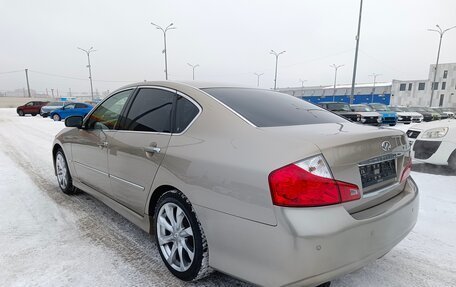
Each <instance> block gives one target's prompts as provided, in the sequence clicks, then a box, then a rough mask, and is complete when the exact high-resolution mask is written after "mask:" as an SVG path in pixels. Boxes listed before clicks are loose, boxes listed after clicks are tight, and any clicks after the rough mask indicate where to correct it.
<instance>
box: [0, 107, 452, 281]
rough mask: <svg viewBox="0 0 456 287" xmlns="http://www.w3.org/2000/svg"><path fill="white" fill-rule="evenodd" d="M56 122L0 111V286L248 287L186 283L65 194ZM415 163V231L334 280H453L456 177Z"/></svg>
mask: <svg viewBox="0 0 456 287" xmlns="http://www.w3.org/2000/svg"><path fill="white" fill-rule="evenodd" d="M62 128H63V123H60V122H53V121H51V120H49V119H43V118H41V117H23V118H20V117H18V116H17V115H16V114H15V111H14V110H13V109H0V215H1V216H0V266H1V268H0V282H1V283H0V285H1V286H110V287H113V286H250V285H248V284H246V283H243V282H241V281H238V280H236V279H234V278H232V277H229V276H226V275H223V274H220V273H214V274H213V275H211V276H210V277H209V278H207V279H205V280H202V281H200V282H197V283H192V284H189V283H183V282H181V281H179V280H177V279H175V278H174V277H172V276H171V275H170V274H169V273H168V271H167V270H166V268H165V267H164V265H163V264H162V263H161V260H160V257H159V255H158V251H157V249H156V247H155V244H154V243H153V242H152V241H151V239H150V237H149V235H148V234H146V233H145V232H143V231H142V230H140V229H139V228H137V227H135V226H134V225H132V224H131V223H129V222H128V221H127V220H125V219H124V218H123V217H121V216H120V215H118V214H117V213H115V212H114V211H112V210H110V209H109V208H108V207H106V206H105V205H104V204H102V203H101V202H99V201H98V200H96V199H94V198H92V197H91V196H89V195H87V194H84V193H79V194H77V195H75V196H65V195H64V194H62V193H61V192H60V191H59V188H58V186H57V183H56V180H55V177H54V173H53V167H52V160H51V142H52V140H53V137H54V135H55V134H56V133H57V132H58V131H59V130H60V129H62ZM418 169H419V170H420V172H413V173H412V176H413V177H414V178H415V180H416V182H417V183H418V186H419V187H420V191H421V209H420V215H419V220H418V224H417V225H416V227H415V229H414V230H413V231H412V233H411V234H410V235H409V236H408V237H407V238H406V239H405V240H404V241H403V242H401V243H400V244H399V245H398V246H397V247H396V248H394V249H393V250H392V251H391V252H390V253H389V254H387V255H386V256H385V257H383V258H382V259H379V260H377V261H376V262H375V263H372V264H370V265H368V266H366V267H365V268H363V269H361V270H359V271H357V272H354V273H352V274H349V275H346V276H344V277H342V278H339V279H338V280H335V281H333V284H332V286H379V287H380V286H382V287H385V286H391V287H392V286H456V228H455V227H456V176H451V175H436V174H435V173H436V172H432V170H431V171H429V167H426V168H423V167H418ZM439 173H440V172H439ZM445 174H449V172H445Z"/></svg>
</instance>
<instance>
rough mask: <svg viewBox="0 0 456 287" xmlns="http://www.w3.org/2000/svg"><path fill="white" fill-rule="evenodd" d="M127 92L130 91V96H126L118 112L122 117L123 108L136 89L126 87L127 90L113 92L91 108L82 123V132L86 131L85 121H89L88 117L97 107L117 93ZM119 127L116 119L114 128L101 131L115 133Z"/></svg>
mask: <svg viewBox="0 0 456 287" xmlns="http://www.w3.org/2000/svg"><path fill="white" fill-rule="evenodd" d="M128 90H131V92H130V94H129V95H128V98H127V101H126V102H125V105H124V106H123V108H122V110H121V111H120V114H119V117H120V116H123V114H124V112H125V108H126V107H127V105H128V104H129V102H130V99H131V97H132V95H133V94H134V93H135V92H136V87H128V88H125V89H121V90H116V91H115V92H113V93H112V94H110V95H109V96H107V97H106V98H104V99H103V100H102V101H101V102H99V103H98V104H96V105H95V107H93V108H92V110H91V111H90V112H89V113H88V114H87V115H86V116H85V118H84V120H83V122H82V129H84V130H88V128H87V127H86V124H87V121H88V120H89V118H90V116H91V115H92V114H93V113H94V112H95V111H96V110H97V109H98V107H99V106H101V105H102V104H103V103H104V102H106V101H107V100H109V99H110V98H111V97H113V96H115V95H117V94H119V93H122V92H125V91H128ZM118 125H119V119H117V122H116V124H115V125H114V127H113V128H112V129H107V130H106V129H103V131H116V130H117V127H118Z"/></svg>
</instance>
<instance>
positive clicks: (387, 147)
mask: <svg viewBox="0 0 456 287" xmlns="http://www.w3.org/2000/svg"><path fill="white" fill-rule="evenodd" d="M382 150H384V151H390V150H391V143H390V142H389V141H384V142H382Z"/></svg>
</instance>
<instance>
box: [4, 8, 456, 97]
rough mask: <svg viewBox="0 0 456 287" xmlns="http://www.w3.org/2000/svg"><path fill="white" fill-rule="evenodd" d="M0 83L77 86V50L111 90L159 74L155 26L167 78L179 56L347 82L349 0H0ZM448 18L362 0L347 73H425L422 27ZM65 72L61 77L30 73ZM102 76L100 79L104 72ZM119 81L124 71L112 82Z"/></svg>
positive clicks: (182, 67) (363, 78)
mask: <svg viewBox="0 0 456 287" xmlns="http://www.w3.org/2000/svg"><path fill="white" fill-rule="evenodd" d="M0 11H1V12H2V13H1V16H0V37H1V40H0V43H1V44H0V91H4V90H11V89H16V88H23V87H25V76H24V73H23V72H18V73H5V72H10V71H16V70H23V69H25V68H28V69H29V70H30V71H31V72H30V85H31V88H32V89H35V90H38V91H44V90H45V89H46V88H48V89H51V88H54V89H59V90H60V91H64V92H65V91H68V89H69V88H71V89H72V90H73V91H76V92H78V91H89V89H90V86H89V83H88V80H87V74H88V72H87V68H86V64H87V62H86V61H87V58H86V56H85V54H84V53H83V52H81V51H80V50H78V49H77V48H76V47H78V46H79V47H83V48H89V47H91V46H93V47H94V48H95V49H96V50H97V51H96V52H94V53H93V54H92V56H91V60H92V72H93V79H94V88H95V89H98V90H99V91H100V92H101V91H103V90H107V89H109V90H114V89H116V88H118V87H120V86H122V85H123V84H127V83H129V82H134V81H141V80H144V79H147V80H162V79H164V72H163V70H164V67H163V66H164V63H163V54H162V50H163V34H162V33H161V32H160V31H159V30H156V29H155V28H154V27H153V26H152V25H151V24H150V22H155V23H157V24H159V25H163V26H166V25H167V24H169V23H171V22H172V23H174V25H175V26H176V27H177V29H176V30H171V31H169V32H168V33H167V38H168V65H169V67H168V70H169V75H170V76H169V78H170V79H171V80H190V79H191V76H192V75H191V68H190V67H189V66H188V65H187V63H192V64H199V65H200V67H198V68H197V69H196V79H197V80H204V81H221V82H233V83H241V84H247V85H252V86H254V85H256V76H255V75H254V74H253V73H255V72H257V73H264V76H262V77H261V84H260V85H261V86H262V87H264V88H270V87H272V86H273V77H274V65H275V58H274V56H272V55H270V54H269V51H270V50H271V49H274V50H276V51H282V50H286V53H285V54H283V55H281V56H280V58H279V76H278V86H279V87H288V86H300V83H299V80H300V79H303V80H307V82H305V85H327V84H332V81H333V77H334V72H333V69H332V68H330V67H329V65H331V64H333V63H334V64H345V66H343V67H342V68H340V69H339V74H338V82H339V83H341V84H342V83H350V82H351V76H352V72H353V58H354V50H355V35H356V28H357V27H356V26H357V20H358V18H357V17H358V12H359V0H337V1H336V0H318V1H317V0H313V1H309V0H300V1H298V0H296V1H287V0H280V1H265V0H261V1H260V0H258V1H245V0H244V1H233V0H230V1H225V0H217V1H214V0H212V1H211V0H192V1H188V0H187V1H154V0H148V1H134V0H131V1H117V0H110V1H108V0H74V1H65V0H41V1H33V0H29V1H23V0H0ZM435 24H440V25H441V26H442V27H450V26H454V25H456V1H455V0H426V1H425V0H365V1H364V7H363V20H362V29H361V41H360V54H359V66H358V76H357V82H359V83H360V82H369V81H372V78H371V77H369V74H372V73H378V74H381V76H380V77H378V78H377V81H391V79H403V80H407V79H425V78H427V75H428V69H429V64H431V63H434V62H435V58H436V53H437V47H438V34H437V33H431V32H428V31H427V29H428V28H433V27H435ZM441 62H442V63H443V62H456V29H454V30H453V31H450V32H448V34H446V35H445V37H444V41H443V46H442V52H441ZM37 72H40V73H48V74H52V75H60V76H65V77H73V78H79V79H66V78H61V77H56V76H51V75H45V74H40V73H37ZM108 81H109V82H108ZM123 81H125V82H123Z"/></svg>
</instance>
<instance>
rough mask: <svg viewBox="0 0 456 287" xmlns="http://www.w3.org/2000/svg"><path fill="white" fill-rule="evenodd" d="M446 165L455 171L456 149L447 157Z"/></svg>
mask: <svg viewBox="0 0 456 287" xmlns="http://www.w3.org/2000/svg"><path fill="white" fill-rule="evenodd" d="M448 166H449V167H450V168H451V169H452V170H453V171H456V150H454V151H453V152H452V153H451V155H450V157H449V158H448Z"/></svg>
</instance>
